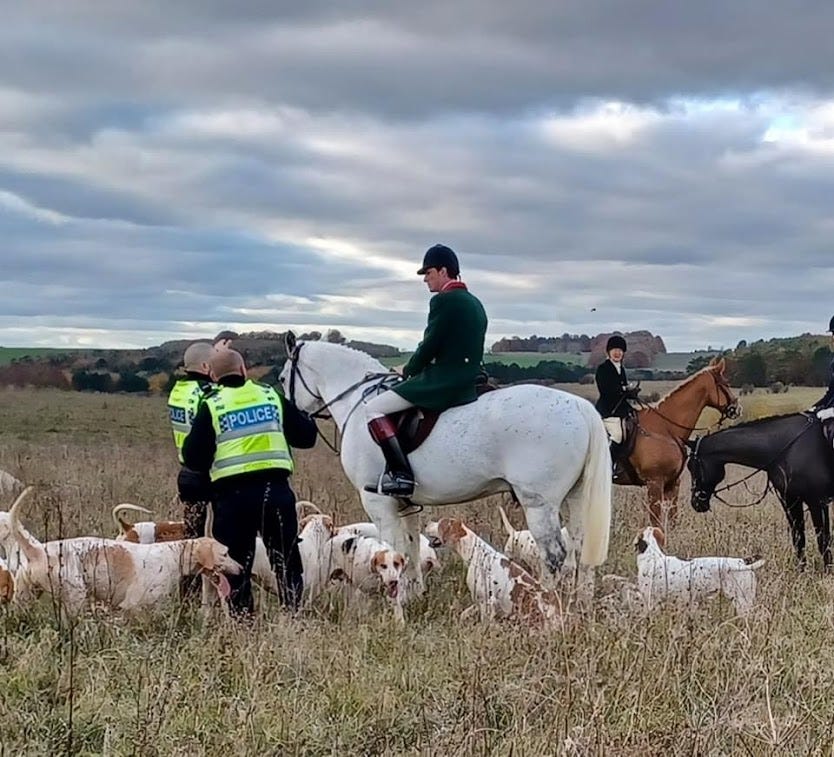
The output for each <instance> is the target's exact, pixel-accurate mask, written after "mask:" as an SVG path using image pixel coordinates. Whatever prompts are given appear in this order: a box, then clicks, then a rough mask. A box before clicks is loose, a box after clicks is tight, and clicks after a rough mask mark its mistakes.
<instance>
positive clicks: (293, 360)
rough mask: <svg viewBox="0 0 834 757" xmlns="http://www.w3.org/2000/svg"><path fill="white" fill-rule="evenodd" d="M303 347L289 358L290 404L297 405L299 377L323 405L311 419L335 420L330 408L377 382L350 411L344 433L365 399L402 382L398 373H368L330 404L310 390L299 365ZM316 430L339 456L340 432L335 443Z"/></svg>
mask: <svg viewBox="0 0 834 757" xmlns="http://www.w3.org/2000/svg"><path fill="white" fill-rule="evenodd" d="M303 346H304V342H300V343H299V344H298V346H297V347H296V348H295V349H294V350H293V351H292V354H291V355H290V356H289V360H290V393H289V400H290V402H292V404H293V405H295V404H296V403H295V382H296V377H297V379H298V381H300V382H301V386H303V387H304V389H305V390H306V391H307V393H308V394H309V395H310V396H311V397H312V398H313V399H317V400H318V401H319V402H321V403H322V405H321V407H319V408H317V409H316V410H314V411H313V412H312V413H310V417H311V418H317V419H321V420H331V419H332V418H333V416H332V415H331V414H330V413H329V412H326V411H327V410H329V408H331V407H332V406H333V405H335V404H336V403H337V402H338V401H339V400H341V399H344V398H345V397H346V396H347V395H349V394H350V393H351V392H353V391H354V390H356V389H358V388H359V387H360V386H362V385H364V384H368V383H370V382H372V381H376V382H377V383H376V384H374V385H373V386H369V387H368V388H367V389H366V390H365V391H363V392H362V396H361V397H360V398H359V400H358V401H357V403H356V404H355V405H354V406H353V407H352V408H351V409H350V411H349V412H348V414H347V417H346V418H345V422H344V424H343V425H342V433H344V430H345V427H346V426H347V422H348V421H349V420H350V417H351V416H352V415H353V413H354V411H355V410H356V408H357V407H359V405H361V404H362V402H363V400H364V399H365V397H367V396H368V395H369V394H371V393H373V392H375V391H379V389H381V388H382V387H384V386H385V387H386V388H387V385H389V384H392V383H398V382H399V381H400V380H402V379H401V377H400V375H399V374H398V373H396V372H395V371H386V372H385V373H366V374H365V376H364V377H363V378H361V379H359V381H355V382H354V383H352V384H351V385H350V386H349V387H348V388H347V389H345V390H344V391H342V392H339V394H337V395H336V396H335V397H334V398H333V399H332V400H330V402H327V401H325V399H324V397H322V396H321V395H320V394H318V393H316V392H314V391H313V390H312V389H311V388H310V385H309V384H308V383H307V381H306V379H305V378H304V376H303V374H302V373H301V369H300V368H299V365H298V356H299V354H300V353H301V348H302V347H303ZM316 430H317V431H318V434H319V436H320V437H321V439H322V441H323V442H324V443H325V444H326V445H327V446H328V447H329V448H330V449H331V450H332V451H333V452H334V453H336V454H337V455H338V454H340V449H339V448H338V446H337V443H336V442H337V433H338V431H337V430H334V432H333V442H331V441H330V440H329V439H328V438H327V437H325V436H324V434H323V433H322V432H321V429H320V428H319V427H318V424H316Z"/></svg>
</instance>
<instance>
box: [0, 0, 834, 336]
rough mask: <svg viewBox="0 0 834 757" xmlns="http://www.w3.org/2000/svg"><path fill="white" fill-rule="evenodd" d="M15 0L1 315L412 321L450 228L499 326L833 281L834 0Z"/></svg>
mask: <svg viewBox="0 0 834 757" xmlns="http://www.w3.org/2000/svg"><path fill="white" fill-rule="evenodd" d="M4 6H5V7H4V11H3V16H4V22H3V24H2V26H0V235H2V243H0V344H2V345H6V346H9V345H22V346H29V345H49V346H51V345H56V346H61V345H91V346H148V345H151V344H155V343H158V342H160V341H162V340H164V339H170V338H178V337H191V336H211V335H213V334H214V333H216V332H217V331H218V330H220V329H222V328H235V329H238V330H259V329H274V330H283V329H285V328H287V327H293V328H297V329H302V330H303V329H310V328H316V329H320V330H324V329H326V328H328V327H336V328H339V329H340V330H342V332H343V333H344V334H346V335H347V336H348V337H352V338H362V339H372V340H375V341H383V342H387V343H392V344H398V345H400V346H402V347H409V346H412V345H413V344H414V342H415V341H416V340H417V339H418V338H419V334H420V332H421V330H422V327H423V325H424V323H425V313H426V308H427V300H428V294H427V292H426V290H425V287H424V285H423V284H422V282H421V280H420V278H419V277H418V276H416V274H415V270H416V268H417V267H418V266H419V263H420V260H421V258H422V253H423V251H424V250H425V248H426V247H427V246H429V245H431V244H433V243H435V242H439V241H442V242H445V243H447V244H449V245H451V246H452V247H454V248H455V250H457V251H458V253H459V256H460V258H461V265H462V272H463V278H464V280H465V281H466V282H467V283H468V284H469V286H470V288H471V289H472V290H473V291H474V292H475V293H476V294H478V295H479V296H480V297H481V299H482V300H483V301H484V304H485V305H486V307H487V311H488V313H489V315H490V341H491V340H493V339H497V338H499V337H501V336H509V335H513V334H517V335H522V336H526V335H530V334H533V333H536V334H541V335H550V334H561V333H563V332H565V331H568V332H572V333H582V332H584V333H591V334H595V333H598V332H600V331H605V330H611V329H621V330H631V329H649V330H651V331H653V332H655V333H659V334H661V335H662V336H663V337H664V339H665V340H666V343H667V347H668V348H669V349H670V350H688V349H691V348H698V347H706V346H707V345H712V346H714V347H716V346H721V345H723V346H734V345H735V343H736V342H737V341H738V340H739V339H742V338H745V339H756V338H762V337H770V336H786V335H791V334H797V333H801V332H805V331H812V332H815V333H821V332H822V331H824V329H825V327H826V325H827V323H828V318H829V317H830V315H831V313H832V312H834V297H832V296H831V293H832V291H834V244H833V243H834V170H832V169H834V55H832V54H831V52H830V51H831V41H830V36H831V34H830V33H831V29H832V28H834V4H831V3H826V2H823V1H822V0H819V1H817V2H811V1H807V2H803V0H795V1H794V2H790V3H786V2H773V3H768V4H764V5H763V4H762V3H761V2H752V1H746V0H738V1H737V2H733V3H729V4H728V3H726V2H717V1H715V0H704V1H702V2H699V3H669V2H661V1H660V0H657V1H649V0H633V1H632V2H628V3H623V2H619V1H617V2H615V1H614V0H599V1H597V0H566V1H565V2H559V3H554V2H545V0H538V1H536V2H533V1H532V0H515V2H514V3H511V4H510V3H506V2H498V1H497V0H477V1H476V0H458V1H453V2H449V0H443V1H442V2H441V1H440V0H437V1H435V0H424V1H423V2H421V3H407V4H406V3H392V2H390V0H385V1H384V2H383V1H382V0H376V1H374V0H364V1H363V0H340V2H327V3H325V2H318V1H317V0H308V1H307V2H305V3H298V2H292V3H285V2H278V1H276V0H270V1H269V2H267V1H266V0H263V1H253V2H243V3H229V2H225V1H223V2H221V1H220V0H201V2H193V1H192V2H188V1H186V0H178V2H176V3H170V2H164V3H163V2H157V1H156V0H145V1H144V2H141V3H139V2H123V1H122V0H110V1H109V2H107V3H99V2H92V0H86V1H85V0H51V1H47V0H42V1H39V2H34V3H15V4H12V3H6V4H4ZM592 308H595V310H592Z"/></svg>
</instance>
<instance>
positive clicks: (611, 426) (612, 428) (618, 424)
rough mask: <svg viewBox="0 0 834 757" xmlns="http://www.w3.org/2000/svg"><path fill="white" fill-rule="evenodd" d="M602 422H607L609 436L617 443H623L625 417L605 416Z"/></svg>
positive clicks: (606, 428) (606, 427)
mask: <svg viewBox="0 0 834 757" xmlns="http://www.w3.org/2000/svg"><path fill="white" fill-rule="evenodd" d="M602 422H603V423H604V424H605V430H606V431H607V432H608V436H609V437H610V439H611V441H612V442H614V443H615V444H622V443H623V419H622V418H616V417H611V418H603V419H602Z"/></svg>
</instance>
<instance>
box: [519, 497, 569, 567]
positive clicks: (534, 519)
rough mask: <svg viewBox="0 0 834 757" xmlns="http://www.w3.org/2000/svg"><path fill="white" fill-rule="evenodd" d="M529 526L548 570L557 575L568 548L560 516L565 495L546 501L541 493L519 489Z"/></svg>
mask: <svg viewBox="0 0 834 757" xmlns="http://www.w3.org/2000/svg"><path fill="white" fill-rule="evenodd" d="M517 494H518V498H519V500H520V501H521V506H522V507H523V508H524V515H525V516H526V518H527V527H528V528H529V529H530V533H531V534H532V535H533V539H535V541H536V545H537V546H538V548H539V551H540V552H541V555H542V559H543V560H544V564H545V565H546V566H547V568H548V570H549V571H550V572H551V573H552V574H553V575H557V574H558V573H559V570H560V569H561V567H562V563H564V561H565V555H566V554H567V549H566V547H565V543H564V541H563V540H562V522H561V520H560V518H559V508H560V506H561V504H562V499H564V495H562V496H561V497H559V499H558V500H556V501H555V502H554V501H546V500H545V499H544V498H543V497H542V496H541V495H539V494H534V493H533V492H526V491H523V490H520V489H519V490H517Z"/></svg>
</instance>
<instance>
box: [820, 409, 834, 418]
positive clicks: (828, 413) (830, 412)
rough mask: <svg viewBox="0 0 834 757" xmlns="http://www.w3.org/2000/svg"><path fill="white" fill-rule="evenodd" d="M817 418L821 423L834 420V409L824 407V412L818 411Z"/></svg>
mask: <svg viewBox="0 0 834 757" xmlns="http://www.w3.org/2000/svg"><path fill="white" fill-rule="evenodd" d="M817 418H819V419H820V420H821V421H827V420H828V419H829V418H834V407H824V408H823V409H822V410H817Z"/></svg>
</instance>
